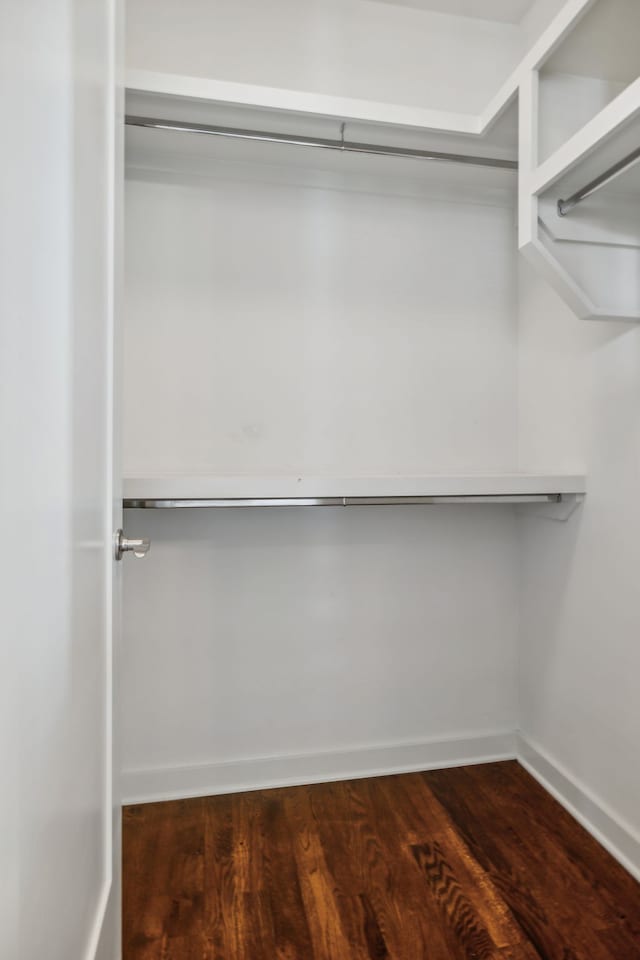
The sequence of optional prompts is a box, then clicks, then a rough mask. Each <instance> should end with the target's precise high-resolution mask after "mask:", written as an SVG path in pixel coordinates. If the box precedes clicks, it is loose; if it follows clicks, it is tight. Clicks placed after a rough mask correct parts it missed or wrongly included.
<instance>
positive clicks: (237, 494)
mask: <svg viewBox="0 0 640 960" xmlns="http://www.w3.org/2000/svg"><path fill="white" fill-rule="evenodd" d="M585 490H586V478H585V477H584V476H583V475H575V474H574V475H569V474H558V475H553V474H523V473H516V474H496V475H477V476H449V477H446V476H437V475H434V476H423V477H273V476H271V477H246V476H245V477H216V476H193V477H186V476H172V477H169V476H167V477H147V478H144V477H136V478H130V479H127V480H125V482H124V506H125V507H129V508H143V509H167V508H181V507H193V508H197V507H243V506H246V507H268V506H356V505H394V504H397V505H401V504H432V503H450V504H455V503H479V504H491V503H498V504H520V503H522V504H525V503H529V504H542V505H545V506H546V507H552V508H556V507H560V508H561V514H562V513H565V512H566V511H567V508H569V512H570V511H571V510H572V509H573V507H574V506H575V504H576V503H577V502H579V500H580V499H582V497H583V496H584V493H585ZM550 515H553V514H550Z"/></svg>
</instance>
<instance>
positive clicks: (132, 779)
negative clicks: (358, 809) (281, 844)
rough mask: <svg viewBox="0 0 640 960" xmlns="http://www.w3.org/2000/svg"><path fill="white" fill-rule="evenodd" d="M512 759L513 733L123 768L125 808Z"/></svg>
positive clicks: (514, 754)
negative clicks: (142, 767) (157, 766)
mask: <svg viewBox="0 0 640 960" xmlns="http://www.w3.org/2000/svg"><path fill="white" fill-rule="evenodd" d="M515 757H516V734H515V732H514V731H490V732H486V733H482V734H480V735H473V734H469V735H466V736H456V737H451V738H449V739H442V740H440V739H431V740H424V741H422V742H417V743H416V742H406V743H392V744H379V745H377V746H365V747H354V748H352V749H349V750H335V751H327V752H322V753H309V754H301V755H291V754H289V755H283V756H276V757H254V758H250V759H247V760H233V761H226V762H222V763H203V764H196V765H192V766H173V767H159V768H155V769H138V770H135V769H134V770H125V771H124V773H123V775H122V795H123V797H124V800H123V803H124V804H125V805H128V804H132V803H149V802H153V801H157V800H178V799H183V798H187V797H200V796H213V795H215V794H221V793H241V792H244V791H248V790H264V789H270V788H272V787H291V786H298V785H300V784H305V783H324V782H327V781H331V780H355V779H360V778H362V777H377V776H384V775H385V774H392V773H410V772H412V771H416V770H434V769H444V768H445V767H463V766H468V765H470V764H475V763H490V762H491V761H495V760H513V759H515Z"/></svg>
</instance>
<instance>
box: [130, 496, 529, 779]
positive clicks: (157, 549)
mask: <svg viewBox="0 0 640 960" xmlns="http://www.w3.org/2000/svg"><path fill="white" fill-rule="evenodd" d="M127 523H128V525H129V527H130V529H132V530H133V529H134V528H135V529H136V530H142V529H144V533H145V534H147V535H150V536H151V538H152V541H153V547H152V553H150V554H149V557H148V561H145V562H144V563H139V564H130V565H129V569H128V570H127V575H126V591H125V610H126V615H125V623H126V636H125V651H126V652H125V659H124V670H123V673H124V677H125V686H124V691H123V695H124V699H123V703H122V706H123V711H124V722H125V737H124V741H125V745H126V748H125V794H126V795H128V796H129V798H131V796H136V795H138V794H139V792H140V791H142V793H143V794H144V790H145V788H146V783H147V777H146V774H147V772H148V770H149V768H150V769H152V770H159V771H160V773H161V776H160V777H158V776H156V777H155V778H154V779H155V782H156V783H159V784H160V785H161V786H160V792H161V793H162V792H165V793H166V792H169V793H170V792H171V786H170V785H171V784H172V782H173V777H174V768H175V767H182V766H184V765H189V764H207V765H212V766H215V765H217V764H221V763H225V762H228V761H235V762H236V763H238V762H243V761H244V762H245V765H246V766H247V767H248V768H249V769H251V764H249V763H246V762H247V761H249V760H252V759H253V758H260V757H262V758H264V757H267V758H273V757H282V756H283V755H284V756H285V757H286V756H287V755H291V754H293V755H304V756H309V755H313V754H315V753H318V752H326V753H330V754H335V753H336V752H341V751H345V750H351V749H354V748H356V750H357V749H358V748H360V749H361V748H368V749H369V750H371V749H372V748H377V747H380V746H384V745H389V744H391V745H397V746H398V747H402V746H404V745H406V744H412V743H422V742H424V741H428V740H430V739H436V740H438V739H442V740H450V739H451V738H456V737H465V736H468V737H471V738H475V737H478V736H480V735H482V734H484V733H486V732H487V731H505V730H513V729H514V728H515V724H516V717H515V643H514V636H515V630H516V618H517V604H516V578H517V564H516V554H515V519H514V517H513V516H512V515H511V514H510V512H509V511H508V510H504V509H502V508H473V507H472V508H469V510H468V513H465V510H464V509H462V510H461V509H457V508H456V509H452V508H433V509H430V508H427V509H424V508H416V507H400V508H392V507H387V508H375V507H353V508H347V509H344V508H316V509H315V510H314V509H287V508H280V509H278V508H270V509H262V510H251V511H249V510H225V511H217V512H211V511H195V512H180V513H175V512H171V513H169V512H162V513H161V514H160V513H156V514H152V513H149V512H147V513H146V514H143V513H142V512H140V511H132V512H130V513H129V514H128V516H127ZM395 758H396V754H395V753H394V752H393V751H392V752H391V760H390V762H391V763H394V762H395ZM336 762H337V761H336ZM362 762H364V763H367V762H368V761H367V760H366V754H365V759H364V760H360V759H358V760H357V763H356V766H355V767H352V769H351V770H350V771H348V772H351V773H358V772H359V767H358V765H357V764H359V763H362ZM272 767H273V768H274V769H275V770H276V771H277V772H279V770H280V767H279V766H278V765H277V764H272ZM311 770H312V772H311V779H313V778H314V776H315V775H317V769H316V767H315V766H313V764H312V767H311ZM243 773H244V771H243ZM272 775H274V774H273V772H272V770H271V768H269V771H268V776H272ZM229 776H230V777H231V778H232V779H231V781H229V780H228V779H227V780H223V781H222V784H221V787H222V788H224V787H225V786H226V787H227V788H228V787H229V785H230V783H231V784H233V783H234V780H235V778H236V776H237V774H236V772H234V771H231V772H230V773H228V774H227V777H229ZM203 777H204V779H203V780H202V781H201V785H202V786H204V787H205V792H206V788H212V787H215V788H217V787H218V781H217V774H216V772H215V770H214V771H210V770H205V772H204V774H203ZM207 778H209V779H207ZM263 778H264V773H263V772H262V770H261V769H260V768H259V766H258V772H254V773H253V783H254V784H256V783H257V784H261V783H263V782H264V780H263ZM141 784H142V786H141ZM180 785H181V786H182V787H184V782H180ZM178 792H180V790H178Z"/></svg>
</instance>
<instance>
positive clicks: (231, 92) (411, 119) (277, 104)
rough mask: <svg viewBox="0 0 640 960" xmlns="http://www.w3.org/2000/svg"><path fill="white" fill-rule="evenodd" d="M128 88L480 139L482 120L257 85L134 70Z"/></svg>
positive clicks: (142, 92) (184, 101) (140, 92)
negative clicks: (467, 135)
mask: <svg viewBox="0 0 640 960" xmlns="http://www.w3.org/2000/svg"><path fill="white" fill-rule="evenodd" d="M126 87H127V91H128V93H130V94H137V95H139V96H141V95H145V94H146V95H148V96H153V97H166V98H173V100H174V103H175V102H177V103H178V104H179V103H180V102H182V104H183V105H184V108H185V109H186V104H187V103H188V102H189V101H191V102H197V101H200V102H202V103H205V104H206V103H208V104H219V105H226V106H236V107H238V108H250V109H254V110H260V111H264V110H275V111H283V112H288V113H296V114H302V115H305V116H308V117H325V118H333V119H341V120H347V121H353V122H358V123H376V124H384V125H389V126H401V127H417V128H418V129H420V130H433V131H442V132H445V133H456V134H458V133H466V134H480V133H481V132H482V130H481V121H480V118H479V117H476V116H474V115H472V114H466V113H450V112H445V111H442V110H427V109H424V108H421V107H414V106H404V105H401V104H393V103H378V102H375V101H372V100H356V99H353V98H351V97H340V96H331V95H327V94H320V93H308V92H305V91H299V90H285V89H280V88H277V87H265V86H261V85H257V84H248V83H233V82H230V81H227V80H215V79H209V78H206V77H185V76H179V75H177V74H170V73H154V72H152V71H148V70H128V71H127V76H126Z"/></svg>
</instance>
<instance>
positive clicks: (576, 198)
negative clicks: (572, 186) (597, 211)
mask: <svg viewBox="0 0 640 960" xmlns="http://www.w3.org/2000/svg"><path fill="white" fill-rule="evenodd" d="M638 162H640V147H638V149H637V150H634V151H633V152H632V153H630V154H629V155H628V156H626V157H623V158H622V160H619V161H618V162H617V163H614V165H613V166H612V167H609V169H608V170H605V172H604V173H601V174H600V176H599V177H596V178H595V179H594V180H591V182H590V183H588V184H587V185H586V186H584V187H582V189H581V190H576V192H575V193H572V194H571V196H570V197H567V199H566V200H558V216H560V217H566V215H567V214H568V213H570V212H571V210H573V208H574V207H577V206H578V204H579V203H582V201H583V200H586V199H587V197H591V196H593V194H594V193H597V192H598V190H602V188H603V187H605V186H606V185H607V184H608V183H611V181H612V180H615V179H616V177H619V176H620V175H621V174H623V173H626V172H627V170H630V169H631V167H634V166H635V165H636V163H638Z"/></svg>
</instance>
